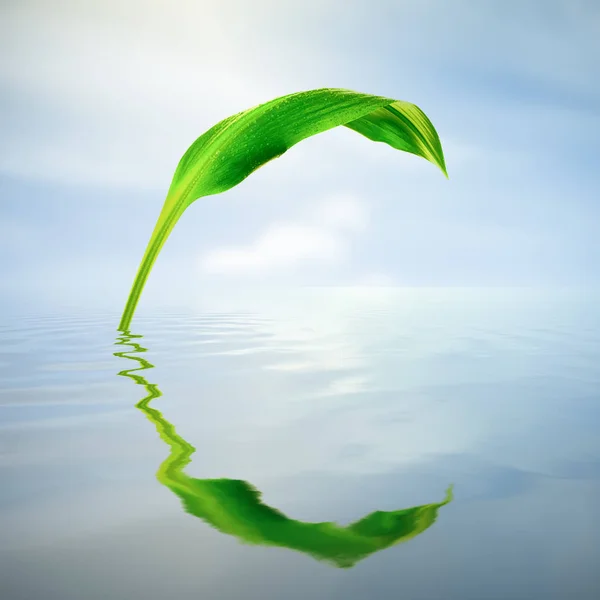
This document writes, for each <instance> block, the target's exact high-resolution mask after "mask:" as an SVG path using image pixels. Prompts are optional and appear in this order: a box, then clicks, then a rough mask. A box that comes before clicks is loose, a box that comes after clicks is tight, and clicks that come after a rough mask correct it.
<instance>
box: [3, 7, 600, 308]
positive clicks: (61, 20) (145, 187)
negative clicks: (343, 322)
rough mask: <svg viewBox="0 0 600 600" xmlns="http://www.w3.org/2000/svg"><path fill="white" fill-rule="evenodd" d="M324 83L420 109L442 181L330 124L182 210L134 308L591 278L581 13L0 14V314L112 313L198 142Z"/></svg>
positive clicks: (592, 131)
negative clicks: (280, 294) (90, 309)
mask: <svg viewBox="0 0 600 600" xmlns="http://www.w3.org/2000/svg"><path fill="white" fill-rule="evenodd" d="M320 87H339V88H347V89H352V90H355V91H359V92H364V93H370V94H375V95H382V96H388V97H394V98H397V99H400V100H406V101H409V102H413V103H415V104H417V105H418V106H419V107H420V108H422V109H423V110H424V111H425V113H426V114H427V115H428V116H429V117H430V119H431V120H432V122H433V124H434V125H435V127H436V129H437V131H438V133H439V135H440V138H441V141H442V145H443V148H444V152H445V157H446V163H447V166H448V172H449V177H450V178H449V180H446V179H445V178H444V177H443V176H442V175H441V174H440V172H439V170H437V169H436V168H435V167H434V166H433V165H431V164H429V163H427V162H426V161H424V160H423V159H420V158H418V157H415V156H411V155H408V154H405V153H401V152H398V151H395V150H393V149H391V148H390V147H387V146H384V145H383V144H374V143H372V142H370V141H369V140H367V139H365V138H363V137H362V136H359V135H357V134H356V133H355V132H353V131H350V130H348V129H346V128H337V129H335V130H332V131H329V132H326V133H324V134H320V135H318V136H315V137H313V138H310V139H308V140H306V141H304V142H302V143H300V144H299V145H297V146H295V147H294V148H292V149H291V150H289V151H288V152H287V153H286V154H285V155H283V156H282V157H281V158H279V159H277V160H276V161H272V162H271V163H269V164H268V165H266V166H265V167H264V168H262V169H260V170H258V171H257V172H255V173H254V174H252V175H251V176H250V177H249V178H248V179H247V180H245V181H244V182H242V183H241V184H240V185H239V186H237V187H236V188H234V189H232V190H230V191H228V192H226V193H224V194H220V195H216V196H211V197H208V198H203V199H200V200H198V201H197V202H196V203H195V204H193V205H192V206H191V207H190V208H189V209H188V210H187V211H186V213H185V214H184V216H183V217H182V219H181V220H180V222H179V223H178V225H177V227H176V228H175V230H174V231H173V233H172V234H171V237H170V238H169V240H168V242H167V244H166V245H165V247H164V249H163V251H162V253H161V255H160V256H159V259H158V261H157V263H156V265H155V266H154V269H153V272H152V274H151V276H150V279H149V281H148V284H147V286H146V289H145V292H144V295H143V297H142V303H141V304H140V306H143V305H147V306H149V305H150V304H152V303H167V304H168V303H181V302H185V301H186V300H187V299H190V298H195V297H198V296H202V295H205V294H210V293H212V292H214V291H215V290H228V291H229V292H228V293H239V292H240V290H245V289H266V288H267V287H280V286H281V287H285V286H292V287H293V286H323V285H327V286H427V287H430V286H433V287H436V286H468V287H479V286H482V287H488V286H493V287H498V286H531V287H544V288H547V287H550V288H553V287H565V286H567V287H568V286H576V287H584V288H587V287H592V286H598V284H600V271H599V270H598V269H597V267H596V265H597V264H598V263H599V262H600V236H599V235H598V223H599V222H600V218H599V217H600V206H599V204H600V203H599V202H598V192H597V190H598V189H599V188H600V169H599V168H598V156H599V154H600V135H599V134H600V3H598V2H597V1H596V0H539V1H537V0H518V1H517V0H506V1H504V2H497V1H493V0H480V1H475V0H471V1H467V0H418V1H417V0H413V1H410V2H409V1H402V0H370V1H368V2H367V1H362V0H318V1H316V0H306V1H305V2H302V3H298V2H285V1H284V2H282V1H281V0H254V1H253V2H247V1H243V0H219V1H218V2H206V1H190V0H185V1H172V0H170V1H168V2H167V1H162V0H154V1H153V2H146V1H142V0H105V1H103V2H98V1H97V0H96V1H95V2H88V1H86V0H62V1H61V0H57V1H56V2H52V3H49V2H47V1H45V0H2V2H1V3H0V131H1V132H2V135H1V136H0V303H1V305H2V306H25V305H34V306H36V307H37V308H39V309H40V310H42V309H43V308H44V307H48V306H56V305H67V304H69V305H73V304H74V305H82V306H83V305H85V306H87V305H93V306H96V305H98V306H100V305H102V306H103V307H104V306H108V307H110V308H112V309H114V310H120V308H121V307H122V306H123V305H124V303H125V299H126V297H127V294H128V292H129V289H130V286H131V282H132V279H133V276H134V274H135V271H136V269H137V266H138V264H139V261H140V259H141V256H142V253H143V250H144V248H145V245H146V243H147V240H148V238H149V236H150V233H151V230H152V228H153V226H154V223H155V222H156V219H157V217H158V214H159V211H160V209H161V207H162V204H163V201H164V197H165V194H166V191H167V189H168V187H169V184H170V182H171V177H172V175H173V172H174V169H175V167H176V165H177V163H178V161H179V159H180V157H181V156H182V155H183V153H184V152H185V150H186V149H187V148H188V146H189V145H190V144H191V143H192V142H193V141H194V139H196V138H197V137H198V136H199V135H201V134H202V133H203V132H204V131H206V130H207V129H208V128H210V127H211V126H212V125H214V124H215V123H216V122H218V121H219V120H221V119H223V118H225V117H227V116H229V115H231V114H234V113H236V112H239V111H241V110H244V109H246V108H249V107H251V106H253V105H256V104H259V103H261V102H264V101H267V100H270V99H272V98H275V97H277V96H280V95H284V94H288V93H291V92H295V91H302V90H308V89H313V88H320Z"/></svg>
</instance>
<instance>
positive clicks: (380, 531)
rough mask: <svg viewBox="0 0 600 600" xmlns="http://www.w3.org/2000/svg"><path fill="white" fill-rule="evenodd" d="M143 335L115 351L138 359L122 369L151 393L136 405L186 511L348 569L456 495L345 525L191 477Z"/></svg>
mask: <svg viewBox="0 0 600 600" xmlns="http://www.w3.org/2000/svg"><path fill="white" fill-rule="evenodd" d="M141 338H142V336H141V335H134V334H131V333H130V332H128V331H125V332H123V333H122V335H121V336H120V337H119V338H117V340H118V341H117V342H116V345H120V346H129V347H130V349H129V350H124V351H120V352H115V356H118V357H121V358H125V359H128V360H131V361H134V362H135V363H136V364H137V366H136V367H133V368H131V369H125V370H122V371H120V372H119V373H118V374H119V375H121V376H123V377H129V378H130V379H132V380H133V381H135V383H136V384H138V385H141V386H143V387H144V388H145V390H146V392H147V395H146V396H145V397H144V398H142V399H141V400H140V401H139V402H138V403H137V404H136V407H137V408H138V409H139V410H141V411H142V412H143V413H144V414H145V415H146V417H147V418H148V420H149V421H150V422H151V423H153V424H154V426H155V427H156V430H157V432H158V434H159V436H160V438H161V439H162V440H163V441H164V442H165V443H166V444H167V445H168V446H169V449H170V451H169V455H168V456H167V458H166V459H165V460H164V461H163V463H162V464H161V465H160V467H159V469H158V472H157V474H156V477H157V479H158V481H159V482H160V483H161V484H162V485H164V486H166V487H167V488H169V489H170V490H171V491H172V492H173V493H174V494H176V495H177V496H179V498H180V499H181V501H182V504H183V507H184V509H185V510H186V512H188V513H189V514H191V515H193V516H195V517H198V518H199V519H202V520H203V521H205V522H206V523H208V524H210V525H212V526H213V527H214V528H215V529H217V530H218V531H220V532H222V533H225V534H227V535H233V536H235V537H236V538H238V539H239V540H240V541H242V542H244V543H248V544H259V545H263V546H279V547H283V548H289V549H292V550H297V551H299V552H304V553H305V554H308V555H310V556H312V557H313V558H315V559H317V560H322V561H325V562H327V563H329V564H331V565H334V566H336V567H342V568H348V567H352V566H354V565H355V564H356V563H357V562H359V561H360V560H362V559H363V558H365V557H367V556H369V555H370V554H373V553H375V552H378V551H379V550H383V549H384V548H388V547H390V546H393V545H395V544H399V543H401V542H406V541H408V540H410V539H412V538H414V537H415V536H417V535H419V534H420V533H422V532H423V531H425V530H426V529H427V528H428V527H430V526H431V525H432V524H433V523H434V522H435V520H436V518H437V513H438V509H439V508H440V507H441V506H444V505H445V504H448V503H449V502H450V501H451V500H452V486H450V487H449V488H448V490H447V492H446V497H445V498H444V499H443V500H442V501H441V502H438V503H433V504H425V505H422V506H415V507H412V508H405V509H401V510H396V511H388V512H385V511H375V512H373V513H371V514H369V515H367V516H366V517H364V518H362V519H360V520H359V521H356V522H355V523H352V524H350V525H348V526H346V527H343V526H340V525H337V524H336V523H305V522H302V521H296V520H294V519H291V518H290V517H288V516H286V515H284V514H283V513H281V512H280V511H278V510H277V509H275V508H272V507H270V506H267V505H266V504H264V503H263V502H262V501H261V493H260V492H259V491H258V490H257V489H256V488H254V487H253V486H252V485H251V484H250V483H248V482H247V481H242V480H237V479H194V478H192V477H189V476H188V475H186V474H185V473H184V468H185V467H186V466H187V465H188V464H189V463H190V462H191V456H192V454H193V453H194V452H195V448H194V447H193V446H192V445H191V444H189V443H188V442H186V441H185V440H184V439H183V438H182V437H181V436H179V435H178V434H177V431H176V430H175V427H174V426H173V425H172V424H171V423H169V422H168V421H167V420H166V419H165V418H164V417H163V415H162V414H161V413H160V411H158V410H157V409H156V408H153V407H152V406H150V403H151V402H152V400H155V399H156V398H159V397H160V396H162V392H161V391H160V390H159V388H158V387H157V385H156V384H154V383H149V382H148V381H147V380H146V379H145V378H144V377H143V376H142V375H141V374H140V372H141V371H146V370H148V369H151V368H153V366H154V365H152V364H151V363H149V362H148V361H147V360H146V359H145V358H143V357H142V356H139V354H143V353H144V352H146V348H144V347H143V346H141V345H140V343H139V342H138V341H137V340H140V339H141Z"/></svg>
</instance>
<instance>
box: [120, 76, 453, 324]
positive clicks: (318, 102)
mask: <svg viewBox="0 0 600 600" xmlns="http://www.w3.org/2000/svg"><path fill="white" fill-rule="evenodd" d="M340 125H344V126H346V127H348V128H350V129H353V130H354V131H356V132H358V133H360V134H361V135H363V136H365V137H367V138H369V139H370V140H373V141H376V142H384V143H386V144H388V145H389V146H391V147H392V148H395V149H397V150H402V151H404V152H410V153H412V154H416V155H417V156H421V157H423V158H425V159H426V160H428V161H430V162H432V163H433V164H435V165H437V166H438V167H439V168H440V169H441V170H442V172H443V173H444V175H446V177H447V173H446V165H445V162H444V155H443V152H442V146H441V143H440V140H439V137H438V135H437V132H436V130H435V128H434V127H433V125H432V124H431V122H430V121H429V119H428V118H427V116H426V115H425V113H423V111H422V110H421V109H420V108H418V107H417V106H415V105H414V104H410V103H409V102H403V101H400V100H394V99H393V98H384V97H382V96H371V95H369V94H360V93H357V92H352V91H350V90H342V89H331V88H324V89H319V90H311V91H308V92H298V93H296V94H289V95H287V96H282V97H280V98H276V99H275V100H271V101H270V102H266V103H264V104H261V105H259V106H256V107H254V108H250V109H248V110H245V111H243V112H241V113H238V114H236V115H233V116H231V117H228V118H227V119H224V120H223V121H221V122H220V123H217V124H216V125H215V126H214V127H212V128H211V129H209V130H208V131H207V132H206V133H204V134H203V135H201V136H200V137H199V138H198V139H197V140H196V141H195V142H194V143H193V144H192V145H191V146H190V148H189V149H188V150H187V152H186V153H185V154H184V155H183V157H182V159H181V160H180V162H179V165H178V166H177V169H176V171H175V175H174V176H173V181H172V182H171V186H170V188H169V191H168V193H167V198H166V200H165V203H164V206H163V209H162V211H161V213H160V215H159V217H158V221H157V223H156V226H155V227H154V231H153V233H152V236H151V237H150V241H149V242H148V246H147V248H146V252H145V254H144V256H143V258H142V262H141V264H140V267H139V269H138V272H137V275H136V277H135V280H134V282H133V286H132V288H131V292H130V294H129V298H128V300H127V304H126V305H125V310H124V311H123V316H122V317H121V323H120V324H119V330H120V331H124V330H126V329H128V328H129V324H130V322H131V319H132V317H133V313H134V311H135V307H136V306H137V303H138V301H139V298H140V295H141V293H142V289H143V287H144V285H145V283H146V279H147V278H148V275H149V273H150V270H151V268H152V265H153V264H154V261H155V260H156V257H157V256H158V254H159V252H160V250H161V248H162V247H163V245H164V243H165V241H166V240H167V238H168V236H169V234H170V233H171V231H172V230H173V227H174V226H175V224H176V223H177V221H178V220H179V218H180V217H181V215H182V214H183V212H184V211H185V209H186V208H187V207H188V206H189V205H190V204H192V202H194V201H195V200H197V199H198V198H201V197H203V196H210V195H212V194H219V193H221V192H225V191H226V190H229V189H231V188H232V187H234V186H236V185H237V184H238V183H240V182H241V181H243V180H244V179H245V178H246V177H248V175H250V174H251V173H252V172H253V171H256V169H258V168H259V167H261V166H263V165H264V164H266V163H267V162H269V161H271V160H273V159H274V158H277V157H278V156H281V155H282V154H283V153H284V152H285V151H286V150H288V149H289V148H291V147H292V146H293V145H294V144H297V143H298V142H300V141H302V140H303V139H306V138H308V137H310V136H313V135H316V134H317V133H321V132H323V131H327V130H328V129H332V128H333V127H338V126H340Z"/></svg>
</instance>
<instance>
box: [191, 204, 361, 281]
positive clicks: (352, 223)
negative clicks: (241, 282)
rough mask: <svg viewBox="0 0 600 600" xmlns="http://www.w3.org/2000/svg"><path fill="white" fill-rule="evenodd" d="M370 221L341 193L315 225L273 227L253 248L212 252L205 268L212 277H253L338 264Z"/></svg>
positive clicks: (318, 215)
mask: <svg viewBox="0 0 600 600" xmlns="http://www.w3.org/2000/svg"><path fill="white" fill-rule="evenodd" d="M367 219H368V214H367V210H366V207H365V206H364V205H363V204H362V203H361V202H359V201H358V199H356V198H355V197H353V196H350V195H343V194H338V195H335V196H333V197H331V198H330V199H329V200H328V201H326V202H325V203H324V204H322V205H320V206H319V208H318V210H317V212H316V214H315V215H314V216H313V218H312V219H311V220H312V221H313V222H308V223H304V224H302V223H294V222H288V223H275V224H272V225H270V226H269V227H268V228H267V229H266V230H265V231H264V232H263V233H262V234H260V235H259V236H258V238H257V239H256V240H255V241H254V242H252V243H251V244H249V245H246V246H232V247H225V248H217V249H215V250H212V251H210V252H208V253H207V254H206V255H205V256H204V257H203V259H202V260H201V268H202V270H203V271H204V272H205V273H209V274H236V275H240V274H249V275H251V274H255V273H267V272H273V271H281V270H286V271H289V270H290V269H291V268H293V267H297V266H299V265H301V264H305V263H315V262H316V263H319V264H321V265H323V264H325V265H328V266H332V265H336V264H339V263H341V262H343V261H344V259H345V258H346V257H347V256H348V254H349V245H350V236H351V235H352V234H356V233H359V232H361V231H363V230H364V229H365V227H366V225H367V222H368V221H367Z"/></svg>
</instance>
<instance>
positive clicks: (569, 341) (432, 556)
mask: <svg viewBox="0 0 600 600" xmlns="http://www.w3.org/2000/svg"><path fill="white" fill-rule="evenodd" d="M599 300H600V298H599V297H598V295H597V294H596V295H595V296H594V297H592V296H589V297H588V296H586V295H585V294H582V293H576V292H556V293H548V292H546V293H545V294H541V293H539V292H524V291H518V292H516V291H510V290H496V291H493V290H492V291H487V292H484V291H478V290H454V291H451V290H421V291H416V290H407V291H389V290H372V291H360V290H338V291H329V292H326V291H312V292H309V291H306V292H302V293H298V294H289V295H288V296H286V297H285V298H281V299H279V300H273V301H272V302H264V301H261V302H253V301H251V300H250V299H244V298H240V299H236V301H237V304H238V306H239V307H241V308H237V309H235V310H234V309H230V305H231V302H229V304H228V303H227V302H225V301H223V302H222V303H219V306H218V308H216V309H215V308H212V309H209V308H206V307H204V308H202V309H201V308H197V309H185V310H177V311H175V310H170V311H166V310H163V311H156V312H150V311H146V312H145V313H144V312H140V313H139V315H138V316H137V317H136V318H135V319H134V327H135V329H134V330H133V331H132V332H131V333H130V334H123V335H121V336H119V337H117V336H118V333H117V332H116V331H115V328H116V326H117V323H118V318H119V315H118V314H117V313H114V314H104V313H93V312H85V311H80V312H77V311H75V312H73V311H69V312H66V311H64V312H63V313H62V314H61V312H60V311H57V312H54V313H52V314H41V315H37V314H36V315H32V314H29V315H27V316H21V317H13V318H9V317H7V316H5V317H3V321H2V324H1V327H0V475H1V479H0V481H1V484H0V536H1V537H0V597H1V598H2V599H3V600H37V599H40V600H54V599H56V600H71V599H72V600H95V599H101V598H102V599H105V598H106V599H109V598H110V599H115V600H121V599H122V600H135V599H138V598H139V599H142V598H143V599H153V598H157V599H162V598H170V599H173V600H177V599H188V598H189V599H192V598H193V599H197V598H207V599H218V600H221V599H223V600H229V599H231V600H237V599H241V598H244V599H248V598H252V599H253V598H256V599H259V598H260V599H263V598H266V599H271V598H272V599H277V600H280V599H286V600H293V599H305V598H315V599H321V598H323V599H329V598H335V599H338V598H339V599H342V598H344V599H347V598H350V599H373V598H375V599H377V598H385V599H387V598H394V599H396V598H402V599H404V600H413V599H414V600H417V599H435V600H438V599H439V600H454V599H456V600H471V599H472V600H487V599H497V600H517V599H519V600H529V599H532V600H533V599H538V598H539V599H545V600H547V599H565V600H567V599H569V600H570V599H577V600H587V599H590V600H591V599H597V598H599V597H600V569H599V568H598V565H600V517H599V511H598V505H599V502H600V436H599V429H600V401H599V393H598V392H599V390H600V367H599V365H600V311H599V309H598V306H599V305H600V304H599V302H598V301H599Z"/></svg>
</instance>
